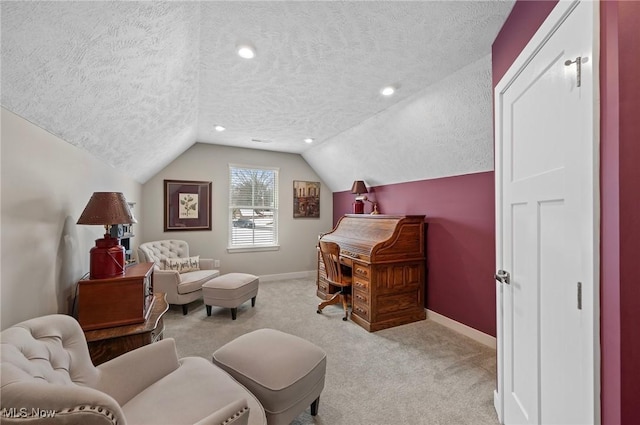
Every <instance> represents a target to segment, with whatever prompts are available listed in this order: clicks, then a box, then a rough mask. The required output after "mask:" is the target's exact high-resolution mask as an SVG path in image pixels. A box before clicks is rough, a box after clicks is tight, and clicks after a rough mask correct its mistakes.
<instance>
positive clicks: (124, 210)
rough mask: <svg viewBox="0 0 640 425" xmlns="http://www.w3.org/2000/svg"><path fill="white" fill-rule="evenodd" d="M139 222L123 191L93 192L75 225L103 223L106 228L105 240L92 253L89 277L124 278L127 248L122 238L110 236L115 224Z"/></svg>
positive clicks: (97, 244)
mask: <svg viewBox="0 0 640 425" xmlns="http://www.w3.org/2000/svg"><path fill="white" fill-rule="evenodd" d="M132 223H137V221H136V219H135V218H134V217H133V214H132V213H131V209H130V208H129V204H127V201H126V199H125V198H124V195H123V194H122V193H120V192H94V193H93V195H91V198H90V199H89V202H88V203H87V206H86V207H84V211H82V214H81V215H80V218H79V219H78V222H77V223H76V224H93V225H96V224H101V225H103V226H104V228H105V235H104V238H102V239H96V246H94V247H93V248H91V251H89V259H90V262H89V276H90V278H91V279H107V278H111V277H116V276H122V275H124V270H125V268H124V264H125V261H124V258H125V255H124V254H125V249H124V247H123V246H122V245H120V239H119V238H113V237H111V234H110V233H111V232H110V228H111V225H113V224H132Z"/></svg>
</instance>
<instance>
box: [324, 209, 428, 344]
mask: <svg viewBox="0 0 640 425" xmlns="http://www.w3.org/2000/svg"><path fill="white" fill-rule="evenodd" d="M424 218H425V216H424V215H411V216H395V215H363V214H347V215H345V216H343V217H342V218H340V220H339V221H338V224H336V226H335V228H334V229H333V230H332V231H331V232H328V233H325V234H323V235H322V236H321V237H320V239H321V240H323V241H329V242H335V243H337V244H338V245H340V261H341V263H342V264H344V265H345V266H348V267H351V271H352V276H353V287H352V291H351V305H352V310H351V320H353V321H354V322H355V323H357V324H358V325H360V326H362V327H363V328H365V329H366V330H368V331H370V332H373V331H378V330H380V329H385V328H390V327H393V326H398V325H403V324H406V323H411V322H415V321H418V320H424V319H425V318H426V313H425V308H424V298H425V297H424V291H425V240H424V238H425V232H424V226H425V224H424ZM317 280H318V282H317V283H318V289H317V294H318V296H319V297H320V298H322V299H327V298H329V297H330V296H331V295H332V293H334V292H335V290H336V289H335V287H333V286H331V285H329V283H328V281H327V280H326V273H325V270H324V264H323V263H322V258H321V256H318V277H317Z"/></svg>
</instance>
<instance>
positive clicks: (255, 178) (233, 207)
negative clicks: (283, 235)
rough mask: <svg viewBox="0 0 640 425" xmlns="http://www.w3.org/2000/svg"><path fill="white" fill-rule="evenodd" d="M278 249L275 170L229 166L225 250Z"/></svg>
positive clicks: (276, 171)
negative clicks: (227, 222) (227, 223)
mask: <svg viewBox="0 0 640 425" xmlns="http://www.w3.org/2000/svg"><path fill="white" fill-rule="evenodd" d="M277 245H278V169H277V168H256V167H248V166H240V165H232V164H230V165H229V248H230V249H234V248H237V249H243V248H244V249H255V248H258V249H259V248H270V247H271V248H275V247H277Z"/></svg>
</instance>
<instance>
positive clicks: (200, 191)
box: [164, 180, 211, 232]
mask: <svg viewBox="0 0 640 425" xmlns="http://www.w3.org/2000/svg"><path fill="white" fill-rule="evenodd" d="M173 230H211V182H197V181H189V180H165V181H164V231H165V232H170V231H173Z"/></svg>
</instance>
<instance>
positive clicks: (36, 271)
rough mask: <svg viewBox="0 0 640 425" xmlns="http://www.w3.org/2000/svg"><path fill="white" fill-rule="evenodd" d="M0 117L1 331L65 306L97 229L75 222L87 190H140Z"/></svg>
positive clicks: (131, 195) (17, 121)
mask: <svg viewBox="0 0 640 425" xmlns="http://www.w3.org/2000/svg"><path fill="white" fill-rule="evenodd" d="M1 122H2V130H1V135H2V154H1V168H0V176H1V186H0V187H1V189H2V190H1V192H0V193H1V197H0V198H1V205H0V211H1V215H0V225H1V226H0V240H1V251H0V259H1V269H2V270H1V272H0V305H1V309H2V312H1V323H0V325H1V328H2V329H4V328H6V327H8V326H11V325H13V324H15V323H17V322H20V321H22V320H26V319H29V318H32V317H36V316H41V315H44V314H51V313H68V312H69V311H70V306H71V301H72V297H73V294H74V291H75V286H76V282H77V281H78V279H80V278H81V277H82V276H83V275H84V274H85V273H87V272H88V271H89V250H90V249H91V247H93V246H94V240H95V239H97V238H100V237H101V235H102V234H103V233H104V228H101V227H100V226H81V225H76V224H75V223H76V221H77V220H78V217H79V216H80V214H81V213H82V210H83V209H84V207H85V205H86V203H87V201H88V200H89V198H90V196H91V194H92V193H93V192H99V191H114V192H123V193H124V195H125V197H126V198H127V200H128V201H132V202H138V203H139V200H140V196H141V189H142V187H141V185H140V184H138V183H136V182H134V181H133V180H132V179H130V178H128V177H126V176H124V175H123V174H122V173H121V172H118V171H116V170H115V169H113V168H111V167H109V166H107V165H105V164H104V163H103V162H101V161H99V160H97V159H95V158H94V157H92V156H91V155H89V154H88V153H87V152H85V151H83V150H80V149H78V148H76V147H74V146H72V145H70V144H69V143H67V142H65V141H64V140H62V139H60V138H58V137H56V136H54V135H52V134H51V133H48V132H46V131H44V130H42V129H41V128H39V127H36V126H35V125H33V124H31V123H30V122H28V121H26V120H25V119H23V118H21V117H19V116H17V115H15V114H13V113H12V112H9V111H8V110H6V109H5V108H2V117H1ZM137 213H138V212H137ZM136 239H137V238H136ZM136 239H134V241H133V242H134V243H135V242H136Z"/></svg>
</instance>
